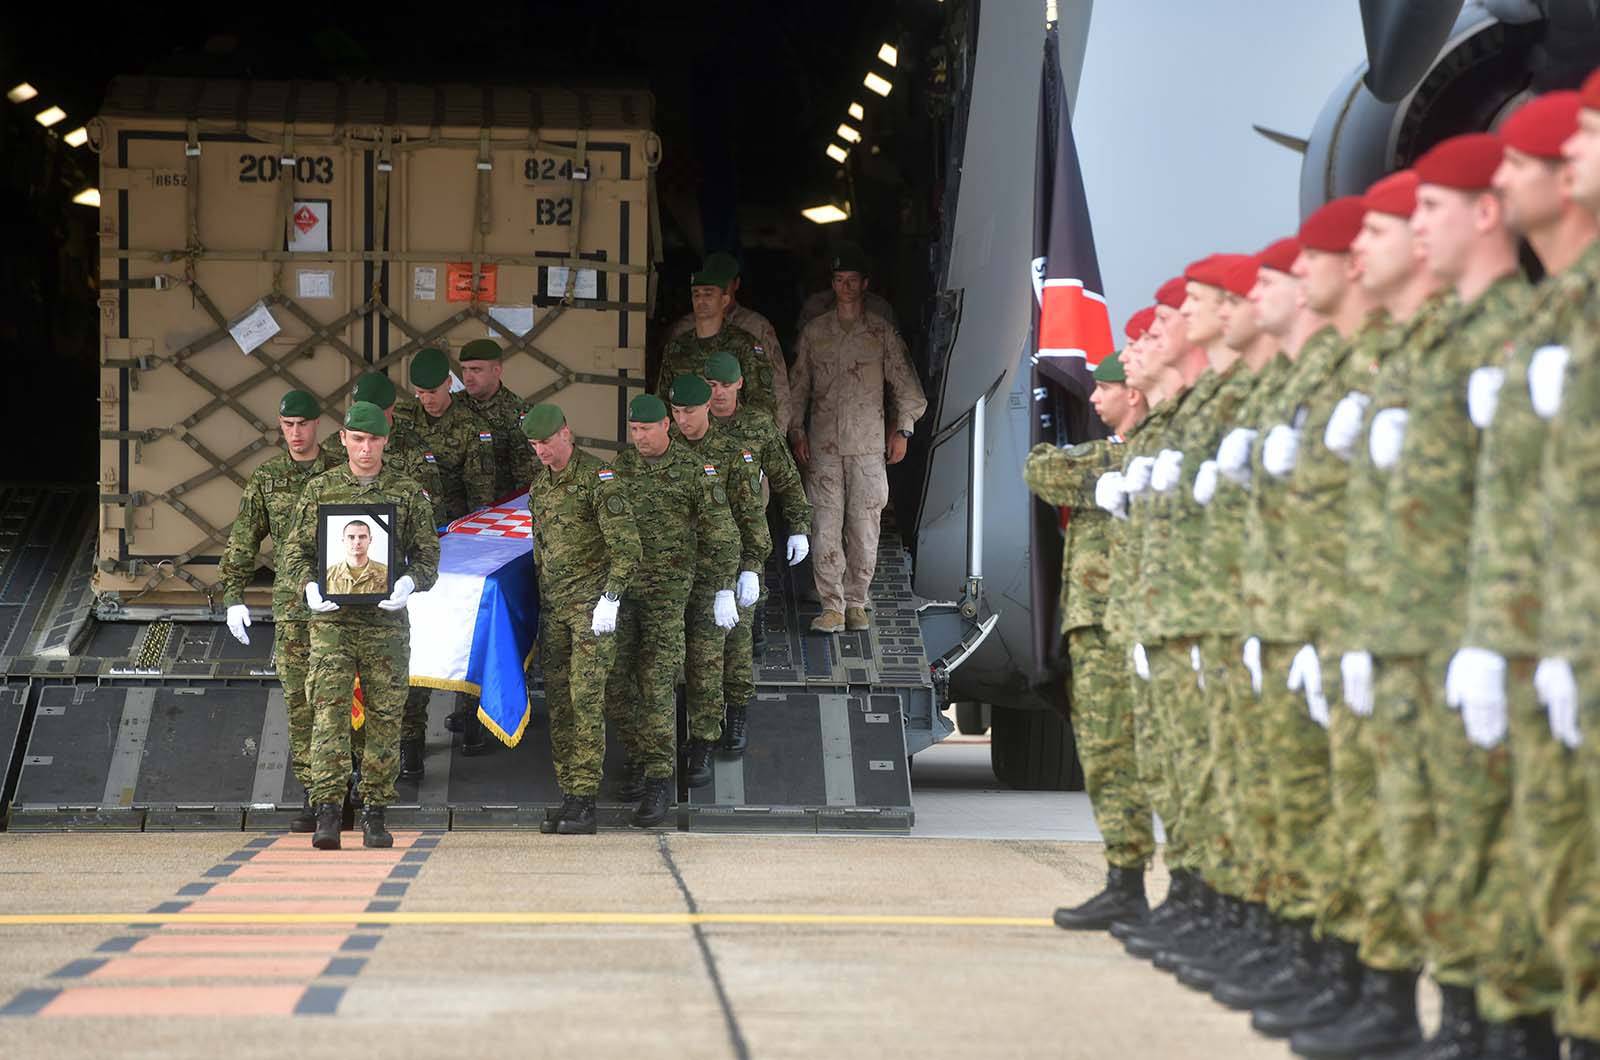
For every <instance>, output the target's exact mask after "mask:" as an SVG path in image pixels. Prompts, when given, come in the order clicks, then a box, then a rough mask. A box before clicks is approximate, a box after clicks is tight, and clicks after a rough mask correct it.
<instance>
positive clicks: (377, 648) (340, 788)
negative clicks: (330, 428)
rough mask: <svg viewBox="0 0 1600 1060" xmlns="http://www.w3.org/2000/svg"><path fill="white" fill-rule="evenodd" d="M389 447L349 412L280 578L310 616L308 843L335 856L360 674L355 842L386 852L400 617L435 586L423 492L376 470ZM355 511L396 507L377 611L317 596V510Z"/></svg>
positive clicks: (396, 757)
mask: <svg viewBox="0 0 1600 1060" xmlns="http://www.w3.org/2000/svg"><path fill="white" fill-rule="evenodd" d="M388 440H389V421H388V419H387V418H386V417H385V416H384V414H383V410H382V409H380V408H378V406H376V405H373V404H370V403H368V402H365V401H358V402H356V403H355V404H353V405H351V406H350V411H349V412H347V413H345V417H344V430H343V431H342V432H340V441H341V442H343V444H344V448H345V451H346V452H347V453H348V454H349V459H348V462H347V463H346V464H344V465H343V466H341V467H336V468H333V469H331V470H329V471H326V472H324V473H322V474H321V475H318V476H317V477H316V478H314V479H312V480H311V481H310V482H308V483H306V487H305V490H304V492H303V493H302V494H301V497H300V507H299V510H298V512H297V513H296V516H295V523H294V529H293V531H292V532H291V533H290V535H289V547H288V550H287V551H288V555H287V557H286V558H287V561H288V572H289V574H290V575H291V576H292V577H293V578H294V580H295V582H296V583H297V584H300V585H303V586H304V587H305V589H304V592H305V601H306V606H307V607H308V608H310V609H311V612H312V615H311V664H310V678H309V681H308V683H307V696H308V697H309V699H310V701H311V710H312V715H313V723H312V725H313V727H312V735H311V759H312V767H311V801H312V802H313V803H314V804H315V805H316V810H317V829H316V834H315V835H314V836H313V837H312V844H313V845H314V846H315V847H317V849H319V850H338V849H339V819H340V817H341V816H342V813H343V799H344V793H345V786H346V785H347V784H348V783H349V777H350V703H351V700H352V698H353V697H354V695H355V679H356V674H357V673H358V672H359V673H360V675H361V690H362V697H363V700H364V703H365V708H366V716H367V720H366V725H365V736H366V747H365V750H364V752H363V754H362V763H361V786H360V796H361V800H362V803H363V807H362V811H361V831H362V843H363V845H365V846H369V847H388V846H392V845H393V844H394V839H393V837H391V836H390V835H389V832H388V830H387V829H386V828H385V827H384V807H386V806H388V805H389V803H390V802H392V801H393V800H394V780H395V775H396V773H398V772H399V768H400V715H401V711H402V710H403V708H404V704H405V698H406V676H407V674H408V672H409V670H410V664H411V630H410V626H409V625H408V624H407V622H406V616H405V615H403V614H400V612H401V611H403V610H405V606H406V601H407V600H408V599H409V598H410V596H411V594H412V593H413V592H416V591H418V590H422V591H427V590H428V589H430V588H432V587H433V583H434V581H435V580H436V579H437V578H438V576H439V538H438V535H437V534H435V533H434V529H433V512H432V511H431V510H430V509H429V507H428V502H427V500H426V499H425V498H424V497H423V496H422V489H421V487H420V486H419V485H418V484H417V483H416V482H415V481H414V480H413V479H410V478H407V477H406V476H405V475H402V474H400V473H399V472H397V471H395V470H393V469H391V468H386V467H384V466H383V449H384V445H385V444H386V443H387V442H388ZM358 503H365V504H392V505H394V508H395V525H394V526H393V527H391V528H390V530H391V533H390V535H389V563H390V565H391V566H393V567H395V568H396V569H397V570H399V571H401V574H400V576H399V578H398V579H396V581H395V583H394V589H393V591H392V592H391V593H390V594H389V596H388V598H387V599H384V600H380V601H379V602H378V604H377V606H376V607H375V608H369V607H355V606H351V607H340V606H339V605H338V604H336V603H334V602H332V601H331V600H324V599H323V597H322V592H321V590H319V589H318V588H317V576H318V575H319V574H320V573H321V572H320V571H318V570H317V569H316V564H317V525H318V514H317V511H318V506H319V505H322V504H358Z"/></svg>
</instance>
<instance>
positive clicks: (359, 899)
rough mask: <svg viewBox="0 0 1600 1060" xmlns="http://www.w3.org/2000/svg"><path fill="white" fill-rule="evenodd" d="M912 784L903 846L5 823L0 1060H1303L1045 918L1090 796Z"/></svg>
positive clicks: (986, 777) (979, 745) (946, 752)
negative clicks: (363, 843)
mask: <svg viewBox="0 0 1600 1060" xmlns="http://www.w3.org/2000/svg"><path fill="white" fill-rule="evenodd" d="M912 776H913V782H914V784H915V786H916V792H917V794H916V809H917V826H916V829H915V831H914V833H913V835H912V836H909V837H904V836H902V837H874V836H855V837H837V838H835V837H815V836H812V837H798V836H757V835H700V834H686V833H678V832H651V833H644V832H603V833H602V834H600V835H599V836H596V837H592V838H591V837H557V836H542V835H538V834H529V833H523V832H476V833H474V832H449V833H397V836H396V839H397V842H396V847H395V849H394V850H392V851H368V850H363V849H362V848H361V847H360V845H359V844H360V838H359V834H357V835H354V836H352V835H350V834H348V833H347V834H346V836H345V849H344V850H342V851H339V852H337V853H333V852H318V851H314V850H312V849H311V846H310V837H309V836H304V835H299V836H290V835H281V834H280V835H267V834H251V833H242V834H241V833H201V834H148V833H147V834H136V835H90V834H72V835H54V836H49V835H12V834H0V1057H4V1058H7V1060H25V1058H33V1057H51V1058H60V1057H97V1058H98V1057H130V1058H133V1057H151V1058H156V1057H160V1058H163V1060H166V1058H172V1057H207V1058H211V1057H218V1056H226V1057H228V1058H229V1060H253V1058H256V1057H262V1058H267V1057H270V1058H272V1060H283V1058H284V1057H293V1058H295V1060H320V1058H324V1057H327V1058H338V1060H348V1058H349V1057H351V1056H371V1055H381V1056H383V1057H385V1058H406V1057H430V1058H431V1057H452V1056H467V1055H472V1056H483V1057H497V1056H503V1055H513V1053H514V1055H516V1056H518V1057H562V1058H570V1057H575V1056H581V1057H612V1056H622V1057H629V1058H630V1060H637V1058H640V1057H653V1056H663V1055H669V1054H670V1055H673V1056H678V1057H695V1058H700V1057H714V1058H720V1057H730V1058H735V1060H737V1058H743V1057H757V1058H766V1057H791V1056H793V1057H801V1056H803V1057H818V1056H824V1057H829V1056H839V1057H856V1056H862V1057H866V1056H872V1057H878V1056H890V1057H945V1056H951V1057H955V1056H959V1057H1034V1056H1037V1057H1053V1058H1061V1057H1068V1058H1071V1057H1095V1058H1105V1057H1119V1058H1120V1057H1194V1058H1210V1057H1217V1058H1223V1057H1227V1058H1230V1060H1234V1058H1237V1060H1249V1058H1255V1057H1272V1058H1281V1057H1285V1056H1288V1055H1289V1054H1288V1051H1287V1049H1286V1048H1285V1047H1284V1045H1283V1043H1281V1042H1276V1041H1270V1040H1267V1039H1265V1038H1261V1037H1259V1036H1257V1035H1255V1034H1253V1033H1252V1032H1251V1031H1250V1030H1249V1026H1248V1014H1244V1013H1236V1012H1231V1011H1228V1010H1226V1009H1224V1008H1222V1007H1220V1006H1218V1005H1217V1004H1215V1003H1214V1002H1212V1001H1211V999H1210V998H1209V997H1207V996H1206V995H1203V994H1197V993H1195V992H1192V991H1190V990H1187V989H1185V988H1184V987H1182V986H1181V985H1179V984H1178V983H1176V982H1175V981H1174V980H1173V979H1172V978H1171V977H1170V976H1168V975H1166V974H1164V973H1161V972H1158V971H1156V970H1155V969H1154V968H1152V967H1151V966H1150V965H1149V964H1147V963H1145V962H1143V961H1138V960H1135V959H1133V958H1131V957H1129V956H1127V955H1126V954H1125V953H1124V952H1123V951H1122V948H1121V946H1120V945H1119V944H1118V943H1116V942H1115V941H1114V940H1112V939H1111V938H1110V937H1109V936H1107V935H1104V934H1099V933H1092V934H1091V933H1068V932H1063V931H1061V930H1059V929H1057V928H1055V927H1054V926H1053V925H1052V924H1051V923H1050V919H1049V917H1050V913H1051V911H1052V910H1053V909H1054V908H1055V907H1056V906H1057V905H1061V904H1074V903H1076V902H1079V901H1081V900H1083V899H1084V898H1087V897H1089V896H1090V895H1091V894H1093V893H1094V892H1095V891H1097V890H1098V889H1099V885H1100V883H1101V880H1102V877H1103V874H1104V864H1103V861H1102V860H1101V848H1100V846H1099V843H1098V837H1097V835H1096V834H1095V832H1094V826H1093V820H1092V817H1091V816H1090V814H1089V809H1088V802H1087V799H1086V798H1085V797H1084V796H1083V795H1081V794H1070V793H1056V792H1049V793H1040V792H1009V791H1005V790H1002V789H1000V788H999V786H998V785H997V784H996V783H995V781H994V778H993V775H992V773H990V772H989V771H988V748H987V746H986V745H985V742H984V741H983V740H982V739H978V738H971V737H968V738H963V739H959V740H953V741H951V742H947V743H946V744H944V745H940V746H938V747H935V748H931V749H929V750H927V751H924V752H923V753H922V754H919V755H918V756H917V759H916V762H915V763H914V767H913V771H912ZM1166 881H1167V877H1166V873H1165V870H1164V869H1163V868H1162V867H1161V866H1160V864H1159V863H1158V864H1157V866H1156V867H1155V868H1154V869H1152V871H1151V873H1150V877H1149V883H1150V890H1151V894H1152V899H1153V900H1154V899H1155V898H1157V897H1159V895H1160V894H1161V892H1163V891H1164V890H1165V887H1166Z"/></svg>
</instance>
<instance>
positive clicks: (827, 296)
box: [794, 243, 900, 334]
mask: <svg viewBox="0 0 1600 1060" xmlns="http://www.w3.org/2000/svg"><path fill="white" fill-rule="evenodd" d="M838 258H854V259H861V260H865V259H866V254H865V252H863V251H862V249H861V248H860V247H859V246H857V245H856V244H854V243H840V244H839V246H838V248H837V249H836V250H835V251H834V253H833V255H832V259H838ZM832 259H831V260H832ZM861 301H862V302H863V303H864V304H865V305H866V307H867V312H869V313H876V314H878V315H879V316H880V317H882V318H883V319H885V320H887V321H888V322H889V326H890V327H891V328H894V329H895V330H896V331H899V330H900V322H899V321H898V320H896V319H895V315H894V306H893V305H892V304H891V303H890V302H889V300H888V299H887V298H885V297H883V296H882V295H881V294H879V293H878V292H877V291H866V290H864V291H863V293H862V295H861ZM838 304H839V295H838V293H837V292H835V291H834V289H833V287H832V286H829V287H828V289H827V290H824V291H816V292H814V293H812V294H810V295H807V296H806V300H805V302H804V303H803V304H802V305H801V306H800V315H799V318H798V319H797V320H796V322H795V325H794V330H795V332H796V333H797V334H798V333H799V332H802V331H804V330H805V329H806V325H807V324H809V323H811V322H812V321H813V320H815V319H817V318H818V317H820V316H822V315H823V314H824V313H831V312H833V310H834V307H835V306H837V305H838Z"/></svg>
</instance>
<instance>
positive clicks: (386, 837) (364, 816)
mask: <svg viewBox="0 0 1600 1060" xmlns="http://www.w3.org/2000/svg"><path fill="white" fill-rule="evenodd" d="M361 845H362V846H364V847H378V848H380V849H382V848H387V847H392V846H394V836H392V835H390V834H389V830H388V829H387V828H385V827H384V826H383V807H382V806H368V807H366V808H365V809H363V810H362V811H361Z"/></svg>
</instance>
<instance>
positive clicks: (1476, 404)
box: [1467, 365, 1506, 431]
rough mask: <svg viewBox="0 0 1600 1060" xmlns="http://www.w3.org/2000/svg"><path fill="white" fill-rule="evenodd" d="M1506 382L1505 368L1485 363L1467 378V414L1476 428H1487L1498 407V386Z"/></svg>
mask: <svg viewBox="0 0 1600 1060" xmlns="http://www.w3.org/2000/svg"><path fill="white" fill-rule="evenodd" d="M1505 384H1506V370H1505V369H1504V368H1500V367H1498V366H1496V365H1485V366H1484V367H1482V368H1479V369H1478V370H1477V371H1475V372H1473V373H1472V375H1471V376H1470V377H1468V379H1467V415H1468V416H1470V417H1471V418H1472V425H1473V426H1474V427H1476V428H1478V430H1480V431H1483V430H1488V428H1489V424H1491V423H1493V422H1494V414H1495V410H1497V409H1498V408H1499V407H1500V388H1501V387H1503V386H1505Z"/></svg>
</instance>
